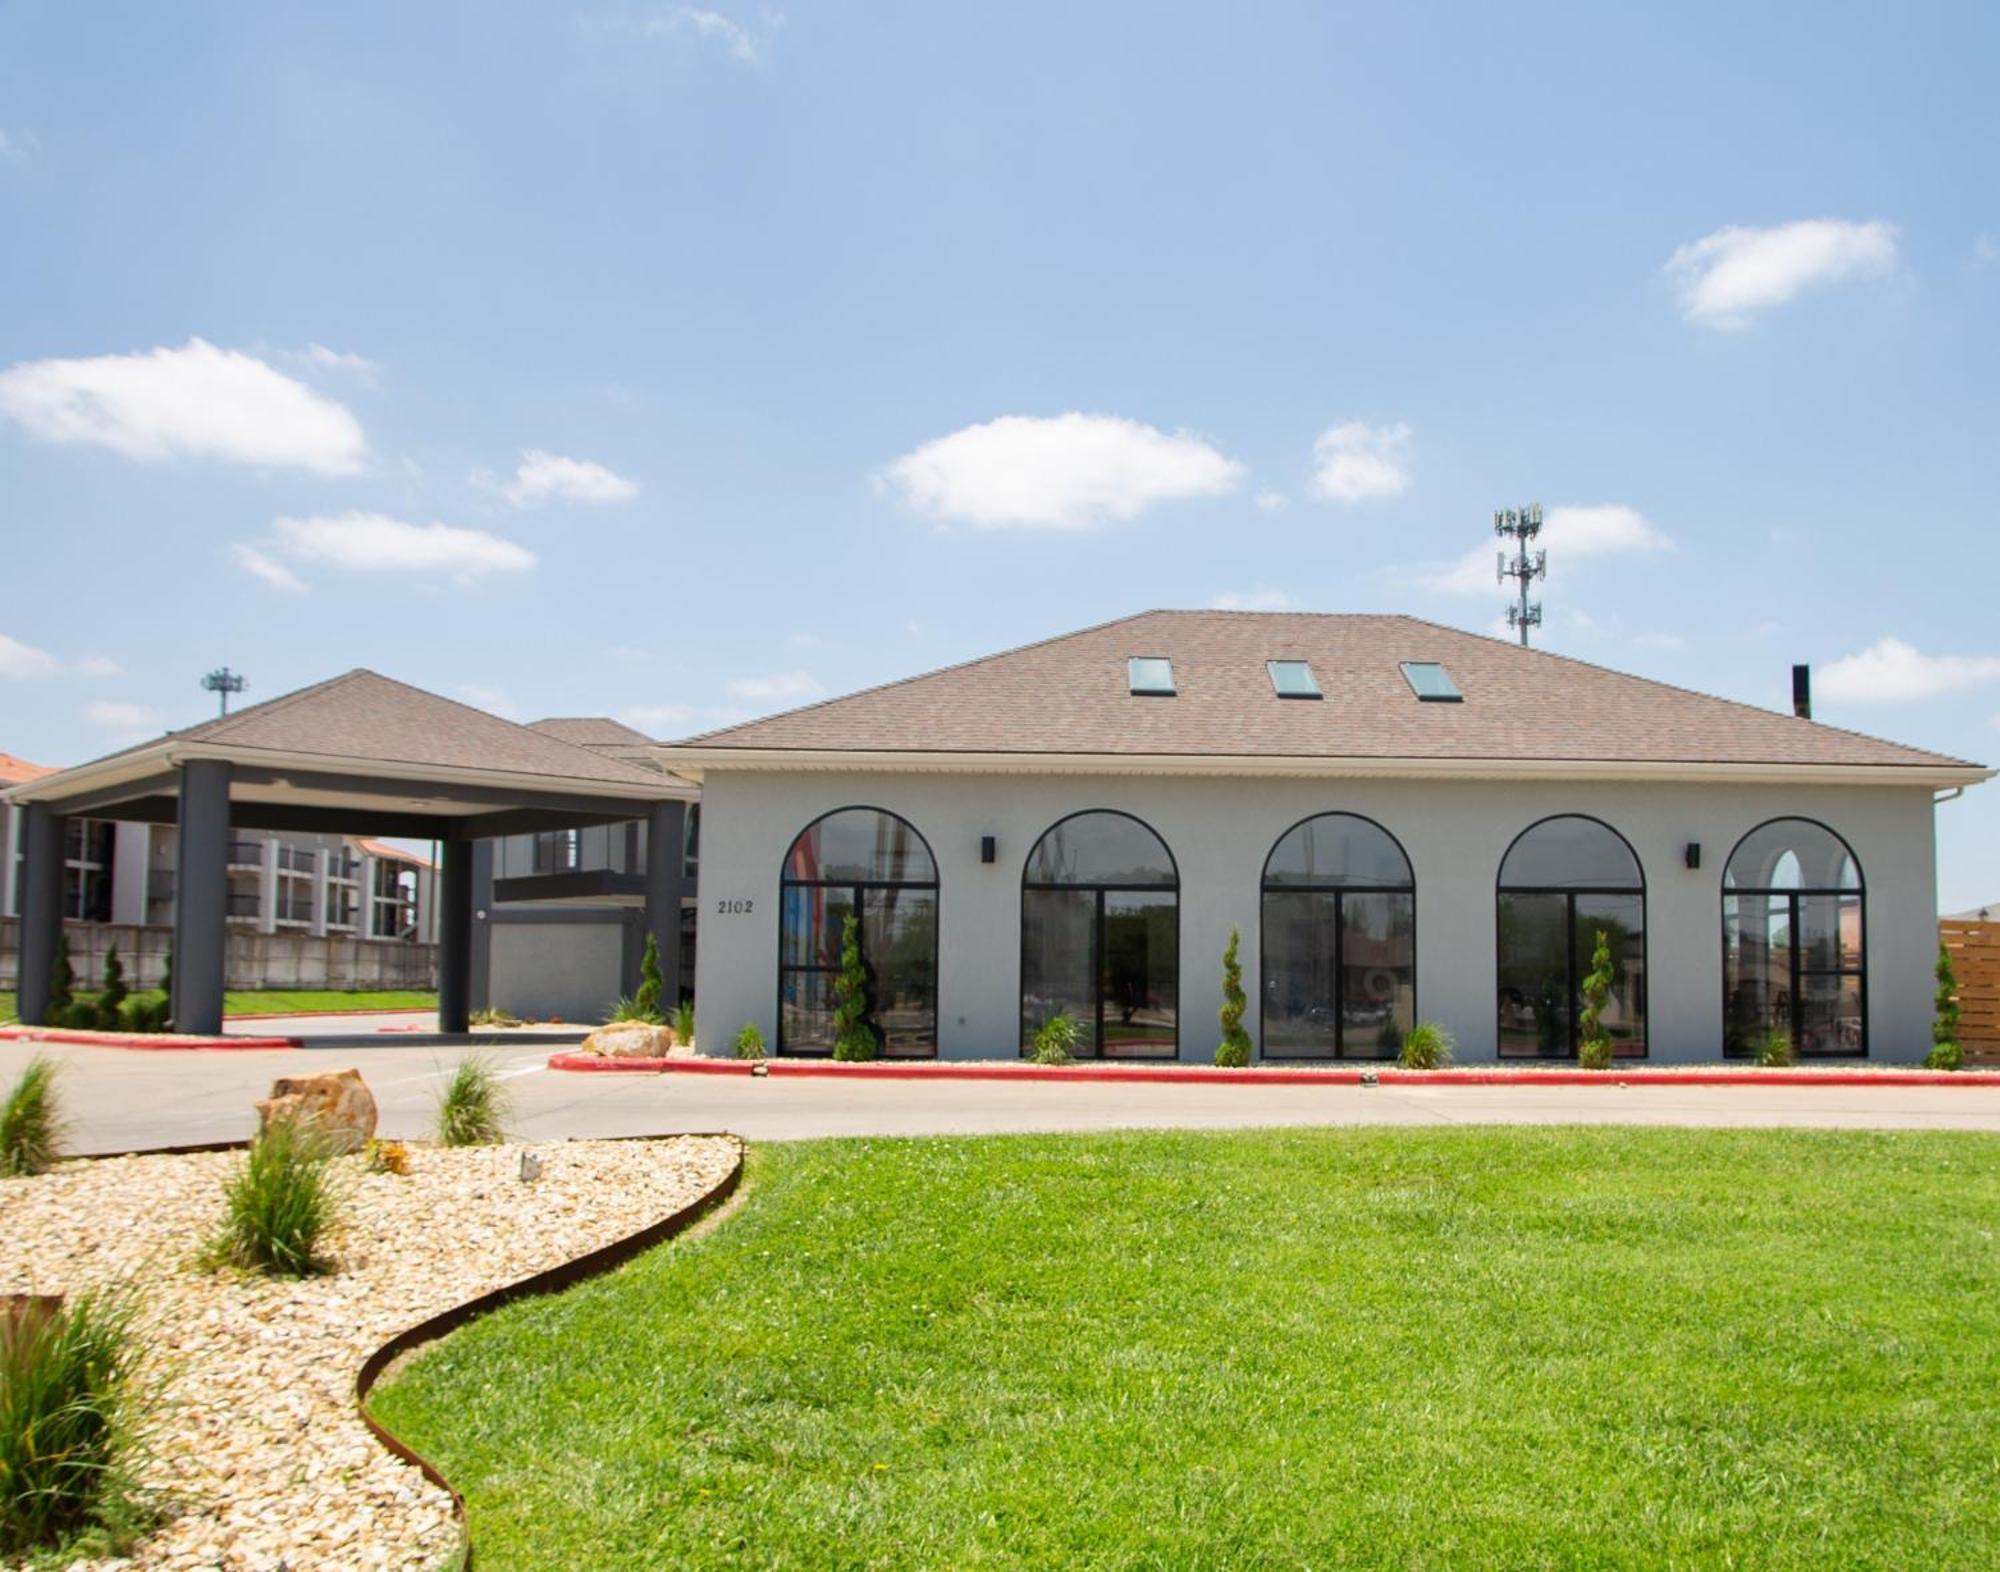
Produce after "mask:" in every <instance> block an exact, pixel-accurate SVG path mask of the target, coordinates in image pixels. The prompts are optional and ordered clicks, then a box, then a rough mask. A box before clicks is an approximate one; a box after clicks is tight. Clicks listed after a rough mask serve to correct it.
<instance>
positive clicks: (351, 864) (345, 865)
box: [326, 855, 361, 881]
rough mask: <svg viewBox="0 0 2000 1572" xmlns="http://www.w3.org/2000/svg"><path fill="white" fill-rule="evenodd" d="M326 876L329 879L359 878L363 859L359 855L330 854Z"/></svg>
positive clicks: (350, 879)
mask: <svg viewBox="0 0 2000 1572" xmlns="http://www.w3.org/2000/svg"><path fill="white" fill-rule="evenodd" d="M326 876H327V877H328V878H329V879H346V880H349V881H352V880H355V879H358V878H360V877H361V859H360V858H359V857H342V856H338V855H329V856H328V858H327V864H326Z"/></svg>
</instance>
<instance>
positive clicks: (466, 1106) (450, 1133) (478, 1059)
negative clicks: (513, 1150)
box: [437, 1054, 508, 1146]
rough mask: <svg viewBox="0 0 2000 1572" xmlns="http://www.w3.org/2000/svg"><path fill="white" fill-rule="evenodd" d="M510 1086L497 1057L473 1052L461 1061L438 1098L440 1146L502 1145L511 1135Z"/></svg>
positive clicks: (438, 1135) (438, 1138) (438, 1137)
mask: <svg viewBox="0 0 2000 1572" xmlns="http://www.w3.org/2000/svg"><path fill="white" fill-rule="evenodd" d="M507 1113H508V1098H507V1089H506V1088H505V1087H504V1086H502V1085H501V1084H500V1076H499V1073H498V1072H497V1071H496V1070H495V1069H494V1066H493V1061H492V1060H491V1059H488V1058H487V1057H486V1056H485V1055H483V1054H469V1055H467V1056H466V1057H465V1058H463V1059H461V1060H459V1061H458V1066H457V1068H456V1069H454V1070H453V1071H452V1072H451V1079H450V1080H449V1081H447V1082H446V1083H445V1088H444V1091H443V1093H442V1094H441V1095H440V1096H439V1098H438V1107H437V1141H438V1145H440V1146H498V1145H499V1144H500V1143H501V1142H502V1141H504V1140H506V1139H507V1130H506V1120H507Z"/></svg>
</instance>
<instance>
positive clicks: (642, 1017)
mask: <svg viewBox="0 0 2000 1572" xmlns="http://www.w3.org/2000/svg"><path fill="white" fill-rule="evenodd" d="M626 1021H637V1022H639V1023H640V1024H641V1025H645V1026H665V1025H666V1024H667V1023H666V1022H665V1021H663V1020H662V1019H661V1018H660V1012H659V1011H658V1010H649V1009H648V1008H647V1007H646V1006H645V1005H644V1004H642V1003H641V1002H640V1000H639V996H638V995H637V994H636V993H633V994H627V995H625V996H624V997H623V998H621V999H619V1000H618V1002H617V1003H615V1004H613V1005H612V1006H611V1008H610V1010H609V1011H608V1012H607V1013H606V1014H605V1017H604V1024H605V1025H606V1026H618V1025H621V1024H622V1023H624V1022H626Z"/></svg>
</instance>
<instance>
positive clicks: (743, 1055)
mask: <svg viewBox="0 0 2000 1572" xmlns="http://www.w3.org/2000/svg"><path fill="white" fill-rule="evenodd" d="M736 1057H737V1058H739V1059H761V1058H763V1057H764V1034H763V1033H762V1032H760V1031H758V1030H757V1023H756V1022H755V1021H746V1022H744V1024H743V1030H742V1031H740V1032H738V1033H737V1034H736Z"/></svg>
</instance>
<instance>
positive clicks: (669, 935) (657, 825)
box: [640, 802, 687, 1012]
mask: <svg viewBox="0 0 2000 1572" xmlns="http://www.w3.org/2000/svg"><path fill="white" fill-rule="evenodd" d="M686 871H687V804H686V803H684V802H658V803H655V804H653V811H652V812H651V813H650V814H648V815H647V816H646V929H647V931H648V932H649V933H651V934H652V936H653V937H654V938H655V939H656V940H657V941H658V942H659V946H660V980H661V987H660V1003H661V1004H662V1005H663V1006H665V1008H666V1009H667V1010H668V1011H669V1012H671V1011H672V1010H673V1008H674V1006H675V1005H677V1004H678V1003H680V997H681V893H682V890H683V887H684V886H685V885H686V883H687V880H686V878H685V877H684V875H685V873H686ZM644 942H645V941H644V940H641V941H640V943H641V944H642V945H643V944H644Z"/></svg>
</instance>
